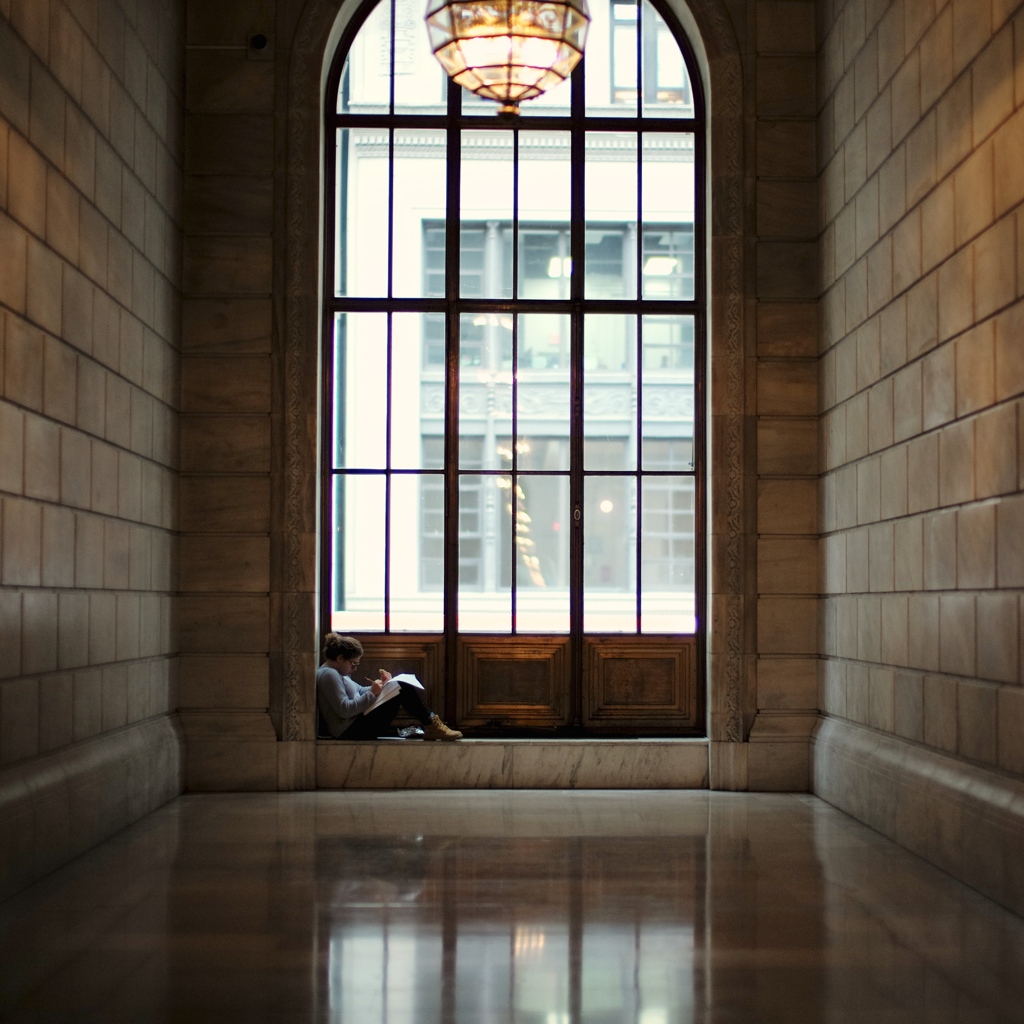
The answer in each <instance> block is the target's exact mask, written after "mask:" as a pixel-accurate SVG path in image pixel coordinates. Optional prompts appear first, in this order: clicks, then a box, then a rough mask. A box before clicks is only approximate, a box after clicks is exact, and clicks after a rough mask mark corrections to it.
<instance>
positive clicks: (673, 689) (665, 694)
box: [583, 636, 698, 735]
mask: <svg viewBox="0 0 1024 1024" xmlns="http://www.w3.org/2000/svg"><path fill="white" fill-rule="evenodd" d="M584 643H585V647H584V651H585V654H584V709H583V724H584V726H585V727H587V729H588V730H591V731H599V730H601V729H602V728H603V729H607V730H608V731H616V732H636V733H638V734H648V735H649V734H655V733H662V734H664V733H666V732H670V731H676V730H680V729H687V728H694V729H695V728H696V727H697V725H698V722H697V689H696V678H697V672H696V668H697V644H696V639H695V638H694V637H692V636H687V637H674V636H643V637H627V636H614V637H591V638H588V639H586V640H585V641H584Z"/></svg>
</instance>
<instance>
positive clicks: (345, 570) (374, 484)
mask: <svg viewBox="0 0 1024 1024" xmlns="http://www.w3.org/2000/svg"><path fill="white" fill-rule="evenodd" d="M384 507H385V501H384V477H383V476H376V475H375V476H347V475H342V476H336V477H335V478H334V517H333V521H334V536H333V537H332V538H331V569H332V573H333V578H332V581H331V582H332V588H331V593H332V595H333V600H332V602H331V629H333V630H338V631H340V632H342V633H350V632H351V633H357V632H359V631H361V630H368V629H377V630H379V629H383V628H384Z"/></svg>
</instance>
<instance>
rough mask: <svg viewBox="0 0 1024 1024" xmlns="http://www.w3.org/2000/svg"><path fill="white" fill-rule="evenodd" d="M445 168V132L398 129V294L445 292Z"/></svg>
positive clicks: (394, 266) (394, 250) (395, 252)
mask: <svg viewBox="0 0 1024 1024" xmlns="http://www.w3.org/2000/svg"><path fill="white" fill-rule="evenodd" d="M446 167H447V163H446V160H445V133H444V132H425V131H415V132H412V131H396V132H395V164H394V175H395V184H394V220H393V229H392V237H393V239H394V245H393V246H392V257H391V258H392V271H391V273H392V281H391V287H392V294H394V295H398V296H402V297H407V296H408V297H413V298H419V297H421V296H443V295H444V252H445V234H444V215H445V173H446ZM385 223H386V222H385ZM428 242H429V244H428Z"/></svg>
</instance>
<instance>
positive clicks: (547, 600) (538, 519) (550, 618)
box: [506, 442, 571, 633]
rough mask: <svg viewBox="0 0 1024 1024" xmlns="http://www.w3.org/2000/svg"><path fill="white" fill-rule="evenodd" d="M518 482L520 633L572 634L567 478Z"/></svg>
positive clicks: (521, 479)
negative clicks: (570, 625) (570, 628)
mask: <svg viewBox="0 0 1024 1024" xmlns="http://www.w3.org/2000/svg"><path fill="white" fill-rule="evenodd" d="M562 443H563V444H565V446H566V448H567V447H568V444H567V442H562ZM553 447H560V446H553ZM560 461H561V460H560ZM518 483H519V487H518V493H517V496H516V497H517V506H516V510H515V518H514V522H515V529H516V549H517V555H518V558H517V562H516V588H517V589H516V630H517V631H518V632H529V633H568V631H569V533H570V530H569V523H570V521H571V520H570V515H569V477H568V476H529V475H520V476H519V477H518ZM506 493H511V492H506Z"/></svg>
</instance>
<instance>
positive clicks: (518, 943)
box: [512, 926, 544, 957]
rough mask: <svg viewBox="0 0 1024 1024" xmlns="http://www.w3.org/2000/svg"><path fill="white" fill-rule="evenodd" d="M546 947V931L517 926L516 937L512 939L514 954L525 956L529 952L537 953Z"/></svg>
mask: <svg viewBox="0 0 1024 1024" xmlns="http://www.w3.org/2000/svg"><path fill="white" fill-rule="evenodd" d="M543 948H544V932H543V930H542V929H539V928H521V927H518V926H517V927H516V931H515V937H514V939H513V941H512V954H513V956H517V957H520V956H524V955H525V954H527V953H537V952H540V950H542V949H543Z"/></svg>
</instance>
